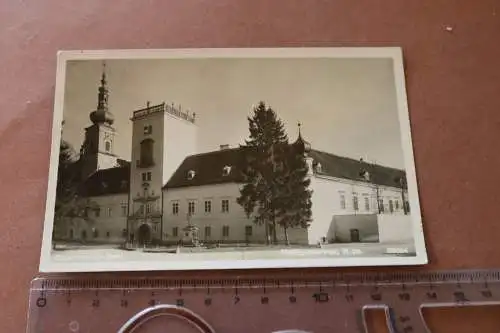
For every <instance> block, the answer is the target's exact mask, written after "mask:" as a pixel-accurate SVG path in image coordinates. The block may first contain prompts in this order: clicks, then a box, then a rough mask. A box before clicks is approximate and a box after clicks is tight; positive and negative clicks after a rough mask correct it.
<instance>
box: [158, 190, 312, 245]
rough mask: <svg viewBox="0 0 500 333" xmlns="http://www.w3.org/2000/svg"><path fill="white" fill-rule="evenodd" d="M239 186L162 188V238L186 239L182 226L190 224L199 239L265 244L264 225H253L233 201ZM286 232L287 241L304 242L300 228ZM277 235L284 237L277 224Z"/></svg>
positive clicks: (170, 239)
mask: <svg viewBox="0 0 500 333" xmlns="http://www.w3.org/2000/svg"><path fill="white" fill-rule="evenodd" d="M239 189H240V185H239V184H236V183H224V184H216V185H204V186H191V187H184V188H176V189H167V190H164V193H163V207H164V210H163V221H164V222H163V230H164V233H165V234H164V235H165V239H166V240H167V241H173V242H177V241H179V240H187V238H186V236H187V235H186V234H185V233H184V232H183V229H184V228H185V227H186V226H188V223H190V224H192V225H194V226H196V227H198V229H199V232H198V237H199V239H200V241H204V242H229V243H230V242H241V243H245V242H249V243H260V244H263V243H266V229H265V226H264V225H257V224H255V223H254V221H253V218H252V217H247V215H246V213H245V211H244V210H243V208H242V207H241V206H240V205H239V204H238V203H237V202H236V199H237V198H238V197H239V196H240V190H239ZM288 235H289V240H290V242H291V243H304V242H306V243H307V232H306V230H304V229H290V230H288ZM277 238H278V240H279V241H284V239H285V237H284V233H283V230H281V229H280V228H279V227H278V229H277Z"/></svg>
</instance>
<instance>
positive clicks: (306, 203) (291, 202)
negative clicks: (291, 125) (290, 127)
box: [277, 145, 312, 245]
mask: <svg viewBox="0 0 500 333" xmlns="http://www.w3.org/2000/svg"><path fill="white" fill-rule="evenodd" d="M286 162H287V164H286V171H287V173H286V176H285V177H284V179H283V187H282V191H283V192H282V193H281V196H280V198H279V204H278V206H279V210H278V213H277V217H278V224H279V225H280V226H281V227H282V228H283V231H284V234H285V241H286V244H287V245H289V243H290V242H289V237H288V229H289V228H297V227H300V228H307V227H309V223H310V222H311V220H312V219H311V217H312V211H311V207H312V201H311V195H312V191H311V190H309V185H310V182H311V181H310V179H309V177H308V175H307V173H308V167H307V163H306V161H305V158H304V151H303V149H301V147H297V146H296V145H290V146H288V149H287V160H286Z"/></svg>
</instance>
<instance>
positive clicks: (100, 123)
mask: <svg viewBox="0 0 500 333" xmlns="http://www.w3.org/2000/svg"><path fill="white" fill-rule="evenodd" d="M108 97H109V90H108V86H107V80H106V71H105V64H103V71H102V77H101V85H100V86H99V89H98V97H97V108H96V110H94V111H92V112H91V113H90V116H89V118H90V121H91V122H92V125H90V126H89V127H87V128H86V129H85V139H84V141H83V144H82V147H81V149H80V159H81V161H82V163H83V166H82V172H83V175H82V176H83V179H85V178H87V177H89V176H90V175H92V174H93V173H94V172H96V171H97V170H101V169H109V168H113V167H115V166H117V156H116V155H115V153H114V144H115V135H116V130H115V128H114V127H113V122H114V116H113V114H112V113H111V112H109V110H108Z"/></svg>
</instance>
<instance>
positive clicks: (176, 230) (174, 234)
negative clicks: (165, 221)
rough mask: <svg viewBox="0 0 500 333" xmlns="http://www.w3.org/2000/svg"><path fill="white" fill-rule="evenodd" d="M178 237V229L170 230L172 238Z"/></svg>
mask: <svg viewBox="0 0 500 333" xmlns="http://www.w3.org/2000/svg"><path fill="white" fill-rule="evenodd" d="M178 235H179V227H173V228H172V236H174V237H177V236H178Z"/></svg>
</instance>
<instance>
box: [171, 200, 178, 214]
mask: <svg viewBox="0 0 500 333" xmlns="http://www.w3.org/2000/svg"><path fill="white" fill-rule="evenodd" d="M172 215H179V203H178V202H172Z"/></svg>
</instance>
